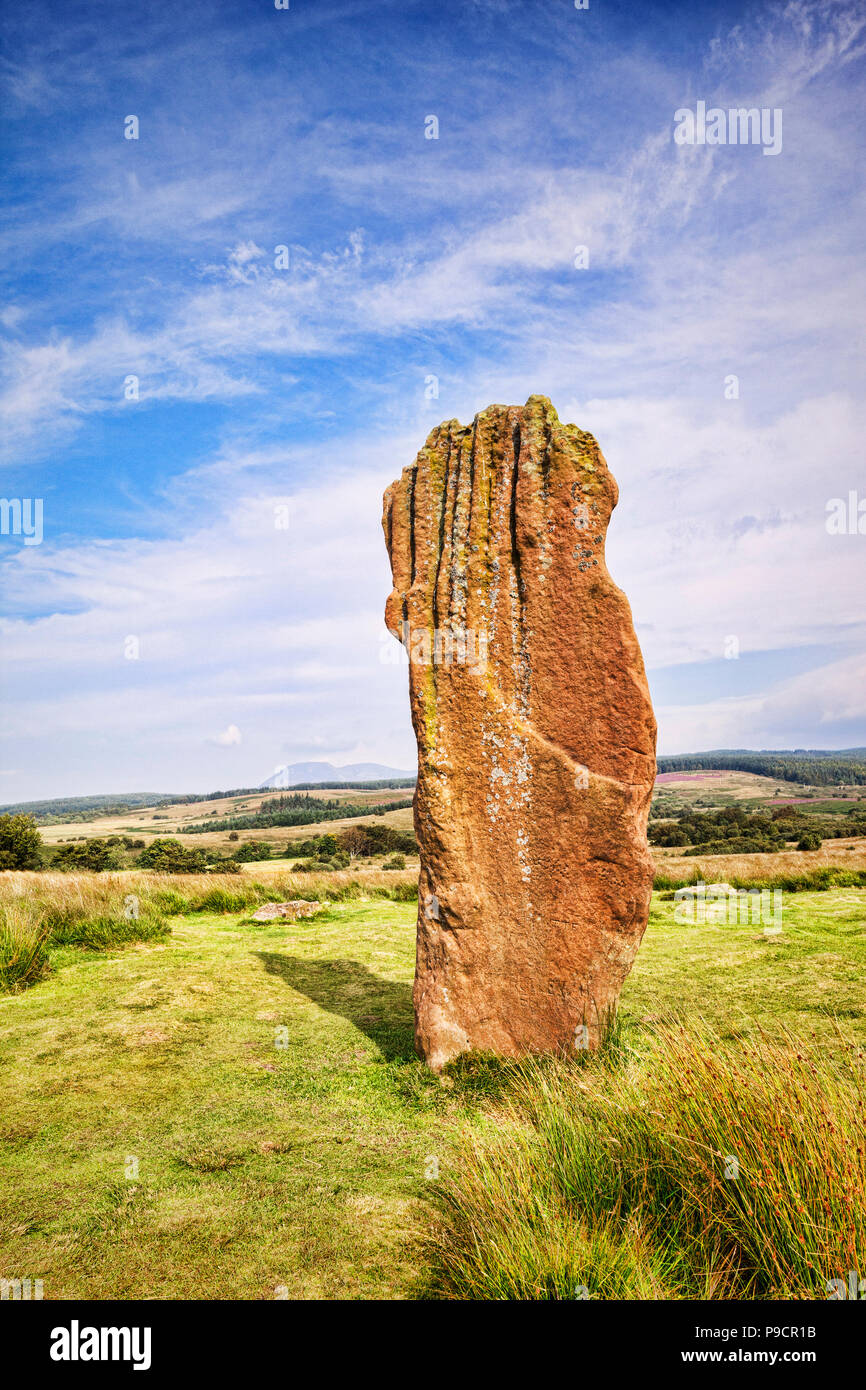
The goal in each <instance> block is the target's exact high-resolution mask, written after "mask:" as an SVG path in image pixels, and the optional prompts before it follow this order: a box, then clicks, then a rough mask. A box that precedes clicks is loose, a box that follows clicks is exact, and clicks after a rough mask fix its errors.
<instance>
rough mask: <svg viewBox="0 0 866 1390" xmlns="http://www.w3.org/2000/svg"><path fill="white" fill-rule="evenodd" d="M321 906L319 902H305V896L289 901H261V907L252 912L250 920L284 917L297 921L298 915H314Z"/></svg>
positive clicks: (273, 919)
mask: <svg viewBox="0 0 866 1390" xmlns="http://www.w3.org/2000/svg"><path fill="white" fill-rule="evenodd" d="M321 908H322V904H321V903H318V902H307V901H306V899H305V898H295V899H294V901H293V902H290V903H262V905H261V907H260V908H259V909H258V910H257V911H256V912H254V913H253V918H252V920H253V921H254V922H273V921H275V920H276V918H278V917H286V918H288V920H289V921H290V922H297V920H298V919H299V918H300V917H315V915H316V913H317V912H320V911H321Z"/></svg>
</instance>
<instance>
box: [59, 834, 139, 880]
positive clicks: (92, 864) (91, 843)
mask: <svg viewBox="0 0 866 1390" xmlns="http://www.w3.org/2000/svg"><path fill="white" fill-rule="evenodd" d="M120 844H121V842H120V840H118V839H116V838H115V839H113V840H111V839H109V840H106V839H93V840H83V841H81V842H79V843H78V844H68V845H62V846H61V847H60V848H59V849H58V850H56V851H55V854H54V858H53V860H52V861H51V867H52V869H62V870H63V871H64V872H68V871H69V870H76V869H79V870H88V869H89V870H90V871H91V872H92V873H95V874H101V873H105V872H106V870H108V869H119V868H121V866H122V864H123V856H122V854H121V852H120Z"/></svg>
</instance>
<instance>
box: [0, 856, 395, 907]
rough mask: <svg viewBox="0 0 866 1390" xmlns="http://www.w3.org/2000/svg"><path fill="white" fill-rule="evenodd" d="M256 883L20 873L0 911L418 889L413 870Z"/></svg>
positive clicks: (4, 888)
mask: <svg viewBox="0 0 866 1390" xmlns="http://www.w3.org/2000/svg"><path fill="white" fill-rule="evenodd" d="M257 867H259V868H261V869H264V870H265V873H264V874H262V875H261V881H260V880H259V875H258V874H257V875H256V876H255V877H253V876H252V875H248V874H155V873H150V872H149V871H147V870H142V869H124V870H120V871H119V872H117V873H106V874H93V873H69V874H61V873H37V872H31V871H24V870H22V871H20V872H13V873H4V874H0V909H7V908H11V907H13V906H14V905H21V904H22V903H26V904H28V906H29V907H30V908H33V909H35V910H36V912H37V913H38V912H40V911H49V910H50V911H52V912H54V913H56V912H61V911H62V912H65V913H74V914H76V915H80V916H81V917H82V918H84V917H104V916H122V915H123V910H124V906H125V904H126V901H127V899H128V897H129V896H130V894H133V895H135V897H136V898H138V900H139V903H140V905H141V907H142V908H143V907H145V906H153V907H154V908H156V909H157V910H160V911H163V912H169V913H171V912H172V911H176V912H185V911H197V910H200V909H201V908H202V907H208V906H210V907H212V909H213V910H216V911H220V910H222V909H223V904H228V903H232V904H235V906H234V907H230V908H225V910H229V911H232V910H234V911H242V910H243V909H244V908H246V907H253V906H255V905H256V904H257V903H261V902H265V901H268V900H270V901H283V900H286V901H288V900H290V899H292V898H318V899H320V900H321V901H330V902H334V901H340V900H342V899H348V898H364V897H370V898H374V897H383V898H386V897H393V896H394V895H395V893H396V891H397V889H398V888H399V889H400V892H401V893H402V894H405V895H406V897H407V900H408V897H409V895H410V894H411V893H412V892H414V890H415V889H416V887H417V881H418V875H417V871H416V872H414V873H413V872H412V871H410V870H389V871H387V872H383V871H382V870H381V869H380V870H367V871H364V872H363V873H357V872H355V871H353V870H351V869H346V870H344V871H341V872H337V873H325V874H291V873H285V872H282V873H278V872H275V873H268V872H267V868H268V866H267V865H266V864H265V865H260V866H257Z"/></svg>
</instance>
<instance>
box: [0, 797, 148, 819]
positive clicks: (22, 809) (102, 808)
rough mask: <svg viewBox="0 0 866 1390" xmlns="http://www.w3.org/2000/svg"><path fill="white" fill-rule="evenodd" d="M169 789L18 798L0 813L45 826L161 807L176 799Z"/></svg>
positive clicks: (2, 808)
mask: <svg viewBox="0 0 866 1390" xmlns="http://www.w3.org/2000/svg"><path fill="white" fill-rule="evenodd" d="M174 800H175V798H174V796H172V795H170V794H169V793H167V792H118V793H116V794H115V795H114V796H59V797H56V798H55V799H54V800H53V801H15V802H10V803H9V804H8V805H6V806H0V815H13V816H18V815H25V816H34V817H35V819H36V820H37V821H39V822H40V823H41V824H42V825H51V824H52V823H54V824H58V823H60V824H63V823H65V822H66V821H88V820H98V819H99V817H100V816H115V815H122V814H123V812H124V811H135V810H138V809H139V808H140V807H142V806H159V805H160V803H163V804H165V803H166V802H171V801H174Z"/></svg>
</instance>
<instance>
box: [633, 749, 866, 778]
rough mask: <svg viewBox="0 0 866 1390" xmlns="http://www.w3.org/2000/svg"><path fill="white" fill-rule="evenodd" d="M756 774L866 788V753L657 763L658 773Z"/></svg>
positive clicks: (718, 756) (699, 756) (691, 757)
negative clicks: (714, 772)
mask: <svg viewBox="0 0 866 1390" xmlns="http://www.w3.org/2000/svg"><path fill="white" fill-rule="evenodd" d="M705 770H706V771H716V772H754V773H757V774H758V775H759V776H761V777H775V778H778V780H779V781H781V782H806V783H809V784H811V785H812V786H817V787H830V786H834V785H838V784H839V783H845V784H846V785H848V786H851V785H856V786H858V787H859V786H866V749H862V748H851V749H846V750H844V751H842V752H839V753H819V752H815V753H810V752H807V751H806V750H801V749H797V751H796V752H794V753H772V752H770V753H736V752H734V753H726V752H719V753H684V754H681V755H678V756H676V757H667V758H659V759H658V771H659V772H701V771H705Z"/></svg>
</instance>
